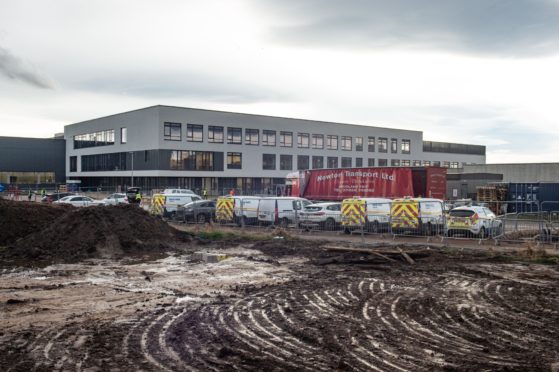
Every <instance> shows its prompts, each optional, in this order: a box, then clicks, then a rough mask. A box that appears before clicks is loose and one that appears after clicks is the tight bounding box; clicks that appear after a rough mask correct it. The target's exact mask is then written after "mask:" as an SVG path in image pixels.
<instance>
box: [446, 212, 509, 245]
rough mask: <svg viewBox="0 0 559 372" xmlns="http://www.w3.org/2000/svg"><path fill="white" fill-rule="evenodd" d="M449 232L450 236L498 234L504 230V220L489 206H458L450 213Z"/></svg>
mask: <svg viewBox="0 0 559 372" xmlns="http://www.w3.org/2000/svg"><path fill="white" fill-rule="evenodd" d="M447 232H448V236H454V235H465V236H472V235H475V236H477V237H480V238H485V237H487V236H497V235H501V234H502V232H503V222H502V221H500V220H498V219H497V216H496V215H495V213H493V212H492V211H491V210H490V209H489V208H486V207H479V206H471V207H466V206H464V207H458V208H454V209H452V210H451V211H450V213H449V215H448V219H447Z"/></svg>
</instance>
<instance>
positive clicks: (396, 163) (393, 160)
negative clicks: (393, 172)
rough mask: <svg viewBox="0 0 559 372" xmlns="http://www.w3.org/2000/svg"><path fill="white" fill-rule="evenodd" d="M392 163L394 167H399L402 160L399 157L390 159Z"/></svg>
mask: <svg viewBox="0 0 559 372" xmlns="http://www.w3.org/2000/svg"><path fill="white" fill-rule="evenodd" d="M390 165H392V166H393V167H399V166H400V160H399V159H392V160H391V161H390Z"/></svg>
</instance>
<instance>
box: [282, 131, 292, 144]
mask: <svg viewBox="0 0 559 372" xmlns="http://www.w3.org/2000/svg"><path fill="white" fill-rule="evenodd" d="M280 146H281V147H293V132H280Z"/></svg>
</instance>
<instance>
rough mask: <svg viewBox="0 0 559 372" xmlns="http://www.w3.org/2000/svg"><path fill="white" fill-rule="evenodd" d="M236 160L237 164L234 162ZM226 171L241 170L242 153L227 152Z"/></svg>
mask: <svg viewBox="0 0 559 372" xmlns="http://www.w3.org/2000/svg"><path fill="white" fill-rule="evenodd" d="M236 159H238V162H237V161H235V160H236ZM237 163H238V164H237ZM227 169H243V153H242V152H228V153H227Z"/></svg>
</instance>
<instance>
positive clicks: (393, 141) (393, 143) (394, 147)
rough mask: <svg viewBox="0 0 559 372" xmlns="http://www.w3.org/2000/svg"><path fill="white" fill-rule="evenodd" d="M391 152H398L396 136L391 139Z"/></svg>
mask: <svg viewBox="0 0 559 372" xmlns="http://www.w3.org/2000/svg"><path fill="white" fill-rule="evenodd" d="M390 152H391V153H393V154H396V153H397V152H398V140H397V139H396V138H392V139H391V140H390Z"/></svg>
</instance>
